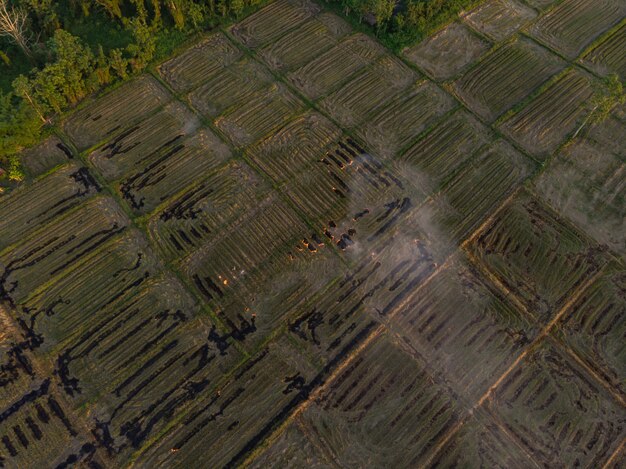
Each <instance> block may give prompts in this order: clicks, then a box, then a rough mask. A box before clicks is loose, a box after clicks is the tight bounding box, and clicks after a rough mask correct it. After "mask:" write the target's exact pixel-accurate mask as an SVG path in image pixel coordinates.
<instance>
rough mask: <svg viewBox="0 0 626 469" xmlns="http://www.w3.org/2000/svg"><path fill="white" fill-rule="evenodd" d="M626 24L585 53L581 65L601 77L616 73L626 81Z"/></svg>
mask: <svg viewBox="0 0 626 469" xmlns="http://www.w3.org/2000/svg"><path fill="white" fill-rule="evenodd" d="M625 50H626V23H624V24H623V25H622V26H621V27H620V28H619V29H618V30H617V31H615V32H614V33H613V34H611V36H610V37H609V38H608V39H606V40H605V41H603V42H602V43H601V44H600V45H598V46H597V47H595V48H594V49H592V50H591V51H590V52H588V53H586V54H585V56H584V57H583V58H582V59H581V61H582V63H583V64H585V65H586V66H588V67H590V68H592V69H593V70H595V71H596V72H597V73H600V74H601V75H608V74H610V73H617V74H618V75H619V77H620V78H621V79H622V81H624V80H626V53H624V51H625Z"/></svg>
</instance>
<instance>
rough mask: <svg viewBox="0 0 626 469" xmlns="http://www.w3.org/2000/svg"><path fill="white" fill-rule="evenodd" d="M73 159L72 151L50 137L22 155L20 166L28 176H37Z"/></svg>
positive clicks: (56, 138)
mask: <svg viewBox="0 0 626 469" xmlns="http://www.w3.org/2000/svg"><path fill="white" fill-rule="evenodd" d="M73 158H74V154H73V153H72V150H70V149H69V148H68V147H67V145H66V144H65V143H63V142H62V141H61V140H60V139H59V138H58V137H56V136H52V137H49V138H47V139H46V140H44V141H43V142H42V143H40V144H39V145H36V146H34V147H32V148H29V149H28V150H26V151H24V153H23V154H22V165H23V166H24V168H25V169H26V171H27V172H28V174H29V175H30V176H39V175H41V174H43V173H45V172H46V171H49V170H51V169H52V168H54V167H55V166H59V165H62V164H64V163H66V162H67V161H68V160H71V159H73Z"/></svg>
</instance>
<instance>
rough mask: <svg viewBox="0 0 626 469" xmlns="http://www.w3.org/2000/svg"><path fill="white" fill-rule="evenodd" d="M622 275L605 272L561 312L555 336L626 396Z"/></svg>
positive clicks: (625, 288) (625, 311)
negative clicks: (565, 310)
mask: <svg viewBox="0 0 626 469" xmlns="http://www.w3.org/2000/svg"><path fill="white" fill-rule="evenodd" d="M624 334H626V275H625V274H624V272H623V270H622V271H620V269H619V267H616V268H615V269H610V270H607V272H605V273H603V274H602V276H601V277H600V278H598V280H597V281H595V282H594V283H593V284H592V285H591V286H590V287H589V288H588V289H587V290H585V292H584V293H583V294H582V295H581V297H580V298H579V299H578V300H577V301H576V303H574V305H572V307H571V308H570V309H569V311H568V312H566V313H565V315H564V316H563V318H562V320H561V324H560V326H559V327H558V329H556V331H555V335H556V336H557V337H559V338H560V339H561V340H563V342H565V343H566V344H567V345H568V346H569V347H571V349H572V350H574V352H575V353H576V354H577V355H578V356H579V357H581V358H582V359H583V360H584V361H585V362H586V363H587V365H589V367H590V368H592V369H593V370H594V371H595V372H596V373H599V374H600V375H601V376H602V377H603V378H604V379H605V380H606V381H607V382H608V383H610V384H611V385H612V386H613V387H614V388H615V389H618V390H619V391H620V392H621V394H622V395H626V349H625V348H624V340H623V339H624Z"/></svg>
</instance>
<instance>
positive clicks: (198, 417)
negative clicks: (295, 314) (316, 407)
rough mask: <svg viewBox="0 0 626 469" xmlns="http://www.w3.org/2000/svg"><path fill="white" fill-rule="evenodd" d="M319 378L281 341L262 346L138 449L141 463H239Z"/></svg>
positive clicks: (293, 407)
mask: <svg viewBox="0 0 626 469" xmlns="http://www.w3.org/2000/svg"><path fill="white" fill-rule="evenodd" d="M318 381H319V380H318V379H316V378H315V372H314V370H313V369H312V368H311V366H310V365H309V364H307V363H305V362H304V361H303V360H302V359H301V358H300V357H299V354H298V353H297V351H296V350H294V349H293V348H292V347H291V346H290V345H289V344H288V343H287V341H286V340H284V339H281V340H279V341H278V342H275V343H274V344H272V345H270V346H269V347H266V348H263V349H262V350H261V351H260V352H258V353H257V354H255V355H254V356H253V357H251V358H250V360H249V361H248V362H247V363H246V364H245V365H243V366H241V367H240V368H239V369H237V370H236V371H235V372H234V373H233V374H232V375H231V376H230V378H229V380H228V382H227V383H225V384H224V385H221V386H220V388H219V389H218V390H216V391H213V392H205V393H203V394H201V395H198V397H197V399H196V400H195V401H194V402H192V403H190V404H189V405H188V411H187V413H186V414H185V415H184V416H183V418H182V419H181V420H180V421H179V422H178V423H176V424H175V425H173V426H172V427H171V428H170V429H169V430H168V432H167V433H165V434H164V435H163V436H162V437H161V438H160V439H159V440H158V441H156V442H154V443H153V444H152V445H151V446H150V447H148V448H147V449H146V450H144V451H142V452H141V453H140V454H139V456H138V458H137V460H136V461H135V463H136V464H138V465H139V466H143V467H175V468H178V467H181V468H184V467H191V466H194V465H198V464H200V465H201V466H203V467H239V464H240V463H242V462H243V460H244V459H245V457H246V456H247V455H248V454H249V453H250V452H251V451H252V450H253V449H254V448H255V447H256V446H257V445H258V444H259V443H261V442H263V441H264V440H265V438H266V437H268V436H269V435H270V434H271V433H272V431H273V430H274V429H275V428H276V427H277V426H278V425H280V424H281V423H282V422H283V421H284V420H285V419H286V418H287V417H288V416H289V415H290V413H291V412H292V411H293V410H295V409H296V407H297V406H298V405H299V404H300V403H302V402H303V401H304V400H305V399H306V398H307V397H308V395H309V393H310V391H311V389H312V388H313V387H314V385H315V384H316V383H317V382H318Z"/></svg>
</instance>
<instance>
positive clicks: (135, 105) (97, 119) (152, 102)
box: [63, 75, 171, 151]
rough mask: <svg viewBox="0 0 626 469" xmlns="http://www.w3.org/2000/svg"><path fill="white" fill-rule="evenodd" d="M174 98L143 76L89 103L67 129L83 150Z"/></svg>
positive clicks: (67, 123)
mask: <svg viewBox="0 0 626 469" xmlns="http://www.w3.org/2000/svg"><path fill="white" fill-rule="evenodd" d="M170 99H171V97H170V95H169V94H168V92H167V91H166V90H165V88H163V87H162V86H161V85H160V84H159V83H158V82H157V81H156V80H155V79H154V78H151V77H149V76H147V75H142V76H141V77H140V78H137V79H136V80H132V81H131V82H128V83H125V84H123V85H122V86H120V87H119V88H116V89H115V90H114V91H111V92H110V93H107V94H106V95H104V96H102V97H101V98H98V99H97V100H95V101H93V102H90V103H88V104H87V105H86V106H85V107H83V108H81V109H80V110H79V111H77V112H75V113H74V114H72V116H71V117H70V118H69V119H67V121H65V123H64V125H63V129H64V130H65V132H66V133H67V135H68V136H69V137H70V138H71V139H72V141H73V142H74V144H75V145H76V147H77V148H78V150H79V151H82V150H85V149H87V148H89V147H91V146H93V145H95V144H96V143H98V142H101V141H103V140H108V139H111V138H113V137H115V135H117V134H119V133H120V132H121V131H123V130H124V129H127V128H129V127H131V126H132V125H133V124H135V123H136V122H137V121H139V120H140V119H141V118H142V117H144V116H146V115H148V114H150V113H151V112H153V111H155V110H156V109H157V108H158V107H159V106H162V105H163V104H165V103H166V102H168V101H170Z"/></svg>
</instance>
